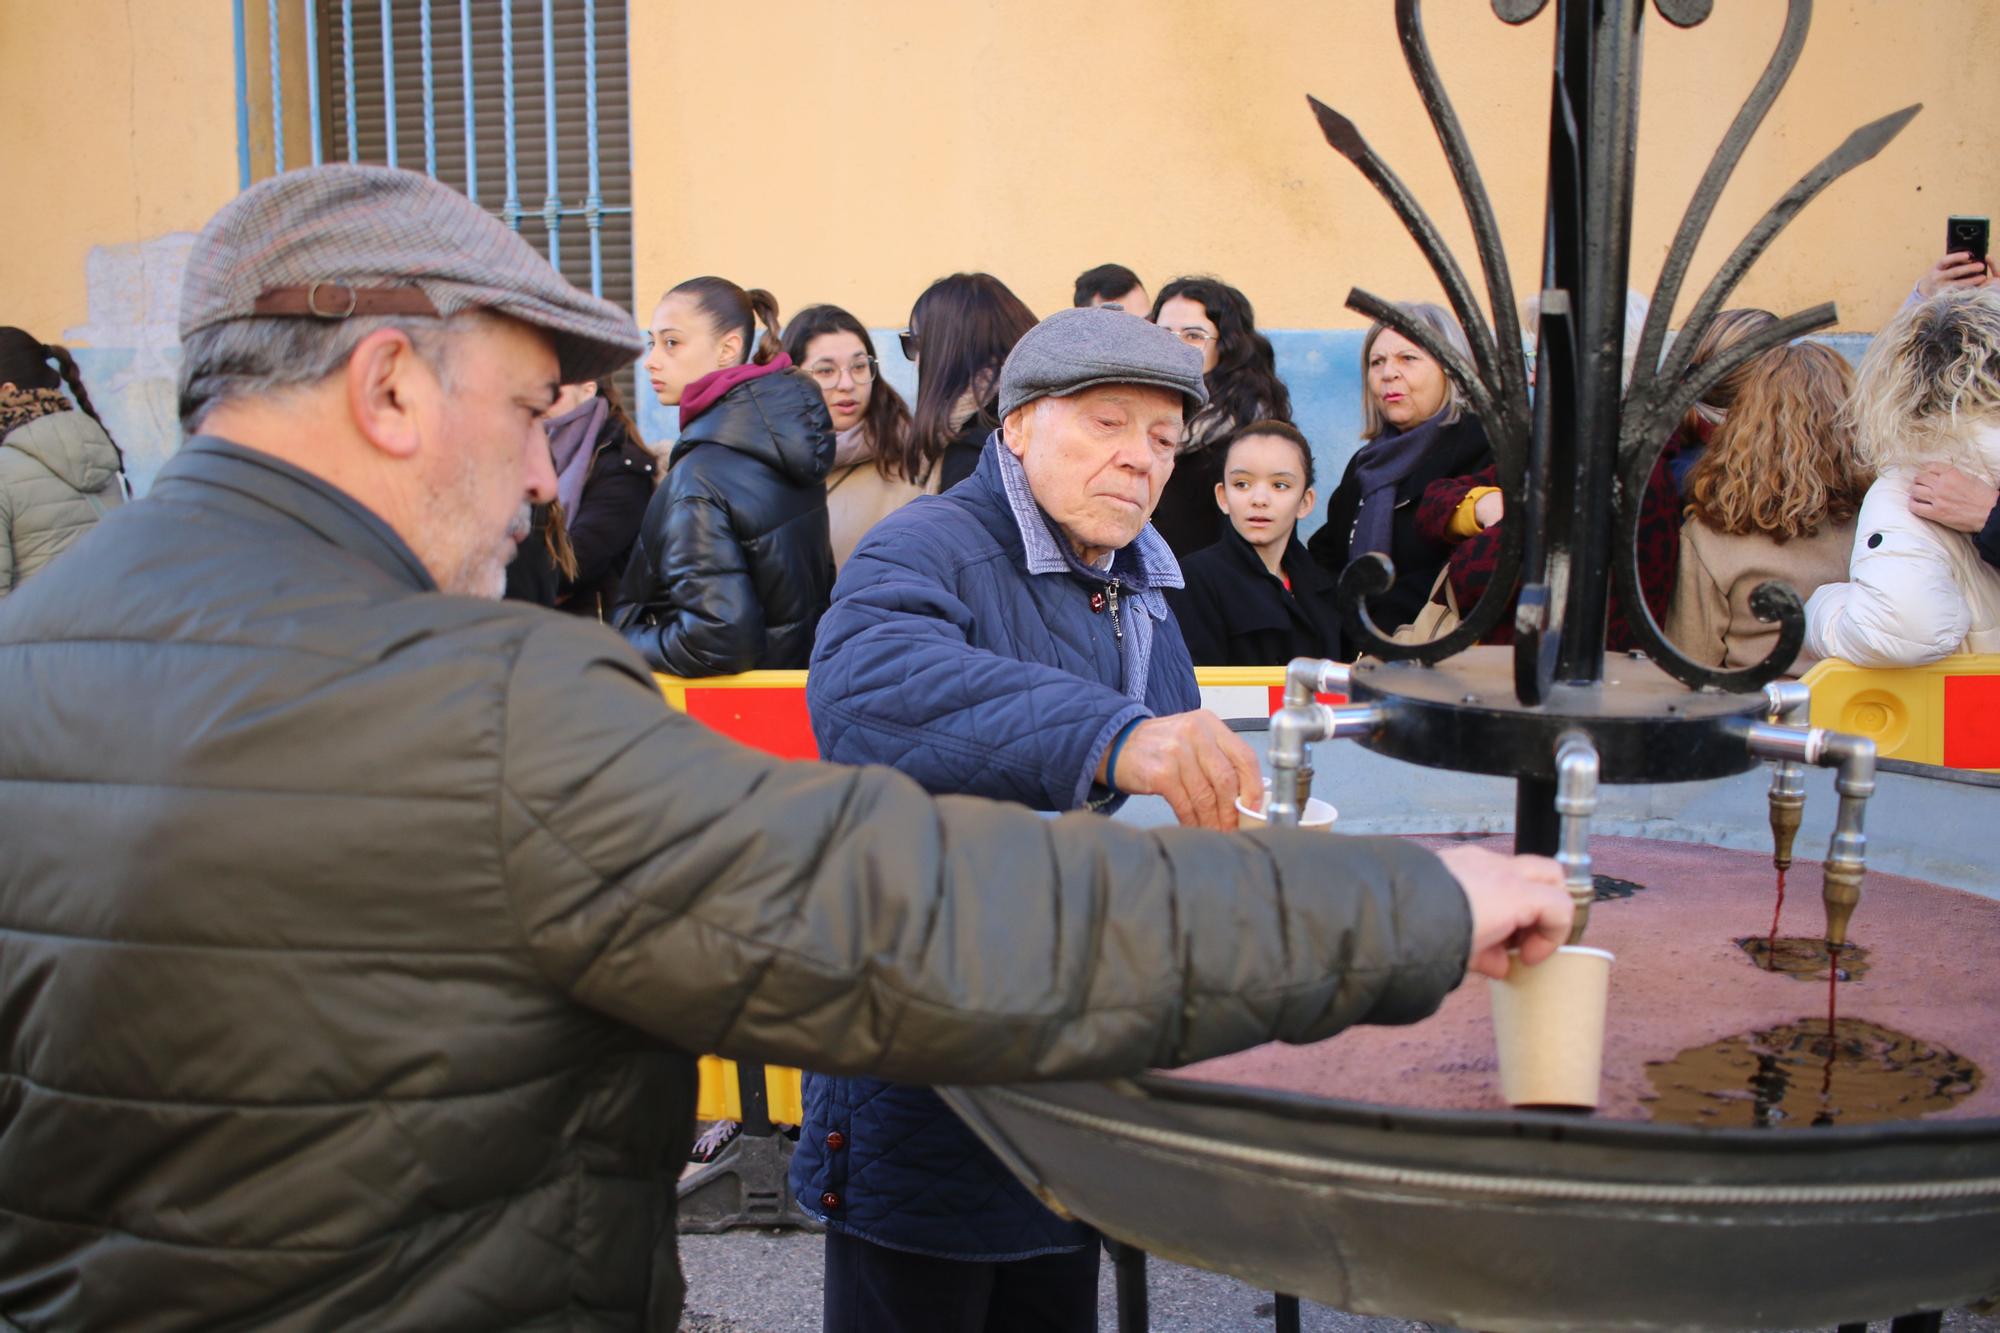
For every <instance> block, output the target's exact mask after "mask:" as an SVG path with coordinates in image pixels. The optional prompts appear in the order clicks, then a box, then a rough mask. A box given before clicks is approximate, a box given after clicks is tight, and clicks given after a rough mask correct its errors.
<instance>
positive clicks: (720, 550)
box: [613, 277, 833, 676]
mask: <svg viewBox="0 0 2000 1333" xmlns="http://www.w3.org/2000/svg"><path fill="white" fill-rule="evenodd" d="M760 324H761V325H762V326H763V330H764V332H763V334H762V335H761V336H759V334H758V326H759V325H760ZM646 341H647V344H648V347H649V350H648V351H647V353H646V362H645V365H646V375H647V378H648V379H649V380H650V381H651V382H652V386H653V392H654V393H655V394H656V395H658V397H659V400H660V402H661V403H663V404H665V405H666V406H669V407H674V406H678V407H679V408H680V410H681V413H680V416H681V423H680V438H679V439H678V440H677V441H675V443H674V447H673V452H672V453H671V454H670V455H668V459H667V475H666V478H665V479H664V480H663V481H662V482H661V483H660V488H659V490H657V491H655V492H654V493H653V499H652V501H651V503H650V504H648V505H647V507H646V517H645V520H644V521H643V522H642V523H641V524H640V525H639V540H638V545H637V546H636V547H635V548H634V549H633V552H632V563H631V564H630V565H629V566H628V567H627V568H626V570H625V580H624V583H623V584H622V585H621V586H620V588H619V596H618V609H617V611H616V613H615V615H614V617H613V623H614V625H615V626H616V628H617V629H618V630H619V632H620V633H622V634H623V635H624V636H625V638H626V639H627V640H628V641H629V642H630V643H631V644H632V646H633V647H635V648H637V649H638V650H639V651H640V652H641V653H643V654H644V655H645V657H646V660H647V661H648V662H650V663H651V664H652V665H653V666H654V668H655V669H657V670H661V671H670V672H672V673H673V674H675V675H677V676H722V675H729V674H732V673H734V672H738V671H749V670H752V669H753V668H782V667H791V668H797V667H803V666H804V665H805V664H806V660H807V658H809V657H810V656H811V655H812V640H813V631H814V630H815V629H817V628H818V627H819V618H820V616H821V615H822V614H823V613H824V612H825V611H826V604H827V600H828V597H829V596H830V595H831V593H832V591H833V551H832V548H831V547H830V546H829V544H828V540H827V521H826V484H825V483H826V473H827V469H828V468H829V467H831V466H832V465H833V422H832V420H831V419H830V418H829V416H828V414H827V410H826V401H825V399H824V398H823V397H822V396H821V395H820V392H819V389H818V388H817V387H816V386H815V385H814V384H813V382H812V381H811V380H809V379H807V378H806V377H805V376H804V375H795V374H789V373H787V372H789V371H790V370H791V369H792V359H791V358H790V357H788V356H786V355H785V352H784V347H783V344H782V341H781V339H780V337H779V333H778V302H777V299H776V298H775V297H773V296H772V295H771V294H770V293H769V292H767V291H763V290H761V289H758V290H753V291H747V292H746V291H744V290H743V289H742V288H741V287H738V286H737V285H736V284H735V283H733V282H730V281H728V280H727V279H724V278H714V277H706V278H691V279H689V280H688V281H686V282H684V283H682V284H680V285H679V286H678V287H675V288H674V289H673V290H672V291H670V292H668V293H667V294H666V295H665V296H664V297H662V298H660V304H659V305H658V306H657V307H656V308H655V309H654V311H653V319H652V324H651V327H649V328H648V329H647V334H646Z"/></svg>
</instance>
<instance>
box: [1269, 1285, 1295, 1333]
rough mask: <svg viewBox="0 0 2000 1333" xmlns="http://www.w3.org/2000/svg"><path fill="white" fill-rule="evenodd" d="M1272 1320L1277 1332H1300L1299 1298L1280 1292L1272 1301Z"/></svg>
mask: <svg viewBox="0 0 2000 1333" xmlns="http://www.w3.org/2000/svg"><path fill="white" fill-rule="evenodd" d="M1271 1312H1272V1320H1273V1323H1274V1324H1275V1325H1276V1328H1277V1333H1299V1298H1298V1297H1296V1296H1287V1295H1285V1294H1284V1293H1283V1292H1278V1293H1276V1294H1275V1295H1274V1296H1273V1297H1272V1301H1271Z"/></svg>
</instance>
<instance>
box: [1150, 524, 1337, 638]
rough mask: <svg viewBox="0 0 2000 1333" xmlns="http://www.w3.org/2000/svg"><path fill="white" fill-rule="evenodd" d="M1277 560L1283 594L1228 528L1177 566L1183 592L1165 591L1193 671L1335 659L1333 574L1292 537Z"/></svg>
mask: <svg viewBox="0 0 2000 1333" xmlns="http://www.w3.org/2000/svg"><path fill="white" fill-rule="evenodd" d="M1283 563H1284V567H1285V574H1286V575H1287V577H1289V578H1290V579H1291V581H1292V586H1291V589H1290V590H1289V591H1287V590H1286V588H1285V585H1284V584H1283V583H1282V582H1280V581H1279V580H1278V578H1277V577H1276V576H1275V575H1273V574H1272V573H1271V571H1270V570H1268V569H1266V568H1264V561H1263V559H1262V557H1260V556H1259V555H1258V554H1257V550H1256V548H1255V547H1253V546H1251V545H1250V543H1249V542H1247V541H1245V540H1244V539H1243V537H1242V535H1241V534H1240V533H1238V532H1237V531H1236V529H1235V528H1233V527H1230V526H1228V525H1227V524H1224V528H1223V537H1222V540H1221V541H1219V542H1217V543H1215V544H1214V545H1213V546H1209V547H1206V548H1204V549H1202V550H1199V551H1196V552H1195V553H1194V554H1193V555H1191V556H1189V557H1188V558H1187V559H1185V560H1183V561H1181V576H1182V577H1183V578H1185V579H1186V580H1187V587H1185V588H1169V589H1168V590H1167V604H1168V605H1170V606H1172V607H1173V609H1174V618H1175V619H1177V620H1178V621H1180V626H1181V637H1182V638H1184V639H1186V640H1187V645H1188V652H1189V654H1190V655H1192V656H1193V658H1194V664H1195V665H1196V666H1282V665H1283V664H1284V663H1286V662H1289V661H1291V660H1292V659H1293V658H1294V657H1337V656H1339V653H1340V608H1339V607H1338V606H1337V605H1336V604H1335V602H1334V597H1333V592H1334V580H1333V577H1332V575H1330V574H1328V573H1327V572H1326V571H1325V570H1323V569H1321V568H1320V567H1319V562H1318V561H1316V560H1314V559H1313V558H1312V557H1311V556H1310V555H1308V554H1307V553H1306V548H1305V547H1304V546H1301V545H1300V544H1299V539H1298V537H1297V535H1296V534H1295V535H1294V536H1293V537H1292V540H1291V544H1290V545H1289V546H1288V547H1286V549H1285V558H1284V561H1283Z"/></svg>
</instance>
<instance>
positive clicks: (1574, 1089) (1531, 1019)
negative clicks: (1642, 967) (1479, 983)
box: [1492, 944, 1612, 1110]
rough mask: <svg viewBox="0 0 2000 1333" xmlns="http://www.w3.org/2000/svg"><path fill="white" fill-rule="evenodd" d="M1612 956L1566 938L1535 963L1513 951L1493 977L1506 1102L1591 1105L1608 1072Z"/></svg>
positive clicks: (1495, 1034)
mask: <svg viewBox="0 0 2000 1333" xmlns="http://www.w3.org/2000/svg"><path fill="white" fill-rule="evenodd" d="M1611 963H1612V956H1611V955H1610V954H1609V953H1606V952H1605V951H1604V950H1603V949H1590V948H1585V947H1584V946H1582V945H1576V944H1567V945H1564V946H1563V947H1562V948H1560V949H1557V950H1556V951H1555V953H1554V955H1553V956H1551V957H1549V958H1546V959H1544V960H1542V961H1541V962H1540V963H1537V964H1536V965H1535V966H1533V967H1529V966H1527V965H1526V964H1524V963H1523V962H1522V961H1521V957H1520V955H1519V954H1515V955H1513V956H1512V958H1511V959H1510V961H1509V965H1508V968H1507V979H1506V980H1505V981H1495V982H1493V983H1492V995H1493V1038H1494V1042H1495V1045H1496V1046H1497V1047H1498V1049H1499V1055H1500V1095H1501V1096H1502V1097H1503V1098H1505V1099H1506V1101H1507V1104H1508V1105H1509V1106H1546V1107H1561V1108H1578V1107H1581V1108H1584V1109H1591V1110H1594V1109H1595V1108H1596V1106H1597V1103H1598V1099H1599V1096H1600V1093H1601V1090H1602V1085H1603V1077H1604V1014H1605V1010H1606V1007H1607V1005H1608V1003H1609V1001H1610V996H1611Z"/></svg>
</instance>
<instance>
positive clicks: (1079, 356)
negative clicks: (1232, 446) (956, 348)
mask: <svg viewBox="0 0 2000 1333" xmlns="http://www.w3.org/2000/svg"><path fill="white" fill-rule="evenodd" d="M1100 384H1150V385H1152V386H1154V387H1155V388H1160V389H1171V390H1173V391H1174V392H1176V393H1178V394H1180V395H1181V396H1182V397H1184V398H1186V399H1187V414H1188V415H1189V416H1193V415H1194V414H1195V413H1196V412H1198V411H1200V410H1201V407H1202V404H1204V403H1206V402H1207V401H1208V388H1207V386H1206V385H1204V384H1203V383H1202V378H1201V353H1200V352H1197V351H1195V349H1194V348H1192V347H1189V346H1188V345H1187V344H1186V343H1184V342H1182V341H1181V340H1180V339H1179V338H1177V337H1175V336H1174V335H1173V334H1171V333H1169V332H1167V331H1166V330H1165V329H1163V328H1161V327H1160V326H1159V325H1157V324H1152V323H1148V322H1147V321H1146V320H1143V319H1141V318H1139V317H1138V316H1137V315H1131V314H1127V313H1126V312H1124V311H1122V310H1111V309H1108V308H1107V307H1104V306H1079V307H1077V308H1075V309H1071V310H1059V311H1057V312H1056V313H1055V314H1053V315H1050V316H1049V317H1048V318H1047V319H1045V320H1043V321H1042V322H1041V323H1039V324H1037V325H1035V327H1034V328H1032V329H1029V330H1028V331H1027V332H1026V333H1024V334H1022V335H1021V341H1019V342H1017V343H1015V344H1014V350H1013V351H1011V352H1009V353H1008V354H1007V364H1006V365H1004V366H1002V367H1001V368H1000V415H1001V417H1003V418H1004V417H1006V416H1007V414H1008V413H1010V412H1012V411H1013V410H1014V409H1015V408H1017V407H1020V406H1022V405H1023V404H1026V403H1032V402H1034V401H1035V400H1036V399H1037V398H1066V397H1068V396H1069V395H1070V394H1073V393H1081V392H1082V391H1083V390H1085V389H1090V388H1095V387H1096V386H1097V385H1100Z"/></svg>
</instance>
